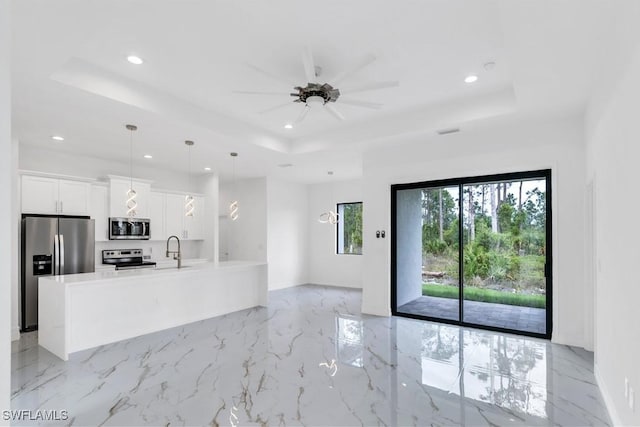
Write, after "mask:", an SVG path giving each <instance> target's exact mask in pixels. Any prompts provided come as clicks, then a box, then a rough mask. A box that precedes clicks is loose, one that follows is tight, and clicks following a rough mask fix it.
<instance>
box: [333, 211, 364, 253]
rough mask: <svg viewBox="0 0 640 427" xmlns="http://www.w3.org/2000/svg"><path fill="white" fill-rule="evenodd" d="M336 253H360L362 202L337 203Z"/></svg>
mask: <svg viewBox="0 0 640 427" xmlns="http://www.w3.org/2000/svg"><path fill="white" fill-rule="evenodd" d="M338 215H339V221H338V227H337V230H338V239H337V240H338V253H339V254H353V255H362V202H357V203H339V204H338Z"/></svg>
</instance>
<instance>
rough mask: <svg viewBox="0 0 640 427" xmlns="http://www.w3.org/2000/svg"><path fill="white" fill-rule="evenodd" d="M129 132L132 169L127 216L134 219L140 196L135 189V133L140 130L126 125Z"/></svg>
mask: <svg viewBox="0 0 640 427" xmlns="http://www.w3.org/2000/svg"><path fill="white" fill-rule="evenodd" d="M125 127H126V128H127V130H129V151H130V168H129V179H130V181H129V190H128V191H127V201H126V206H127V216H128V217H129V218H133V217H134V216H136V215H137V213H138V212H137V211H136V208H137V207H138V202H136V197H137V196H138V194H137V193H136V191H135V190H134V189H133V132H135V131H136V130H138V126H136V125H126V126H125Z"/></svg>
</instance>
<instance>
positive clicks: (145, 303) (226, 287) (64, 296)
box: [38, 261, 268, 360]
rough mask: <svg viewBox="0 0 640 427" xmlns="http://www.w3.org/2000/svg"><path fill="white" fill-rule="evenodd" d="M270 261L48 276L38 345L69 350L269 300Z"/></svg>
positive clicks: (41, 290) (41, 294) (64, 354)
mask: <svg viewBox="0 0 640 427" xmlns="http://www.w3.org/2000/svg"><path fill="white" fill-rule="evenodd" d="M267 295H268V292H267V264H266V263H262V262H244V261H230V262H221V263H199V264H193V265H187V266H184V267H182V268H180V269H178V268H176V267H169V268H167V267H165V268H156V269H141V270H128V271H100V272H95V273H84V274H73V275H67V276H52V277H46V278H41V279H40V280H39V283H38V299H39V307H38V324H39V325H38V344H39V345H41V346H42V347H44V348H46V349H47V350H49V351H50V352H52V353H53V354H55V355H56V356H58V357H60V358H61V359H63V360H68V359H69V354H71V353H74V352H76V351H80V350H85V349H88V348H93V347H97V346H100V345H103V344H108V343H112V342H116V341H120V340H124V339H128V338H132V337H136V336H140V335H144V334H148V333H151V332H156V331H160V330H163V329H168V328H172V327H175V326H180V325H184V324H187V323H191V322H196V321H199V320H204V319H208V318H211V317H215V316H220V315H223V314H226V313H231V312H234V311H238V310H244V309H247V308H251V307H256V306H266V305H267Z"/></svg>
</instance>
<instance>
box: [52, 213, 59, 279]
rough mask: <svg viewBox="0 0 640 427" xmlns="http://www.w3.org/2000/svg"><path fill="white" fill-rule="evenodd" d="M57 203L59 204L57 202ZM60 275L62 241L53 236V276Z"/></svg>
mask: <svg viewBox="0 0 640 427" xmlns="http://www.w3.org/2000/svg"><path fill="white" fill-rule="evenodd" d="M56 203H57V202H56ZM59 273H60V239H58V235H57V234H56V235H55V236H53V274H54V275H57V274H59Z"/></svg>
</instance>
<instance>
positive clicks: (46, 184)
mask: <svg viewBox="0 0 640 427" xmlns="http://www.w3.org/2000/svg"><path fill="white" fill-rule="evenodd" d="M58 211H59V202H58V180H57V179H53V178H43V177H39V176H28V175H24V176H23V177H22V213H32V214H53V215H55V214H58V213H59V212H58Z"/></svg>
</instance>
